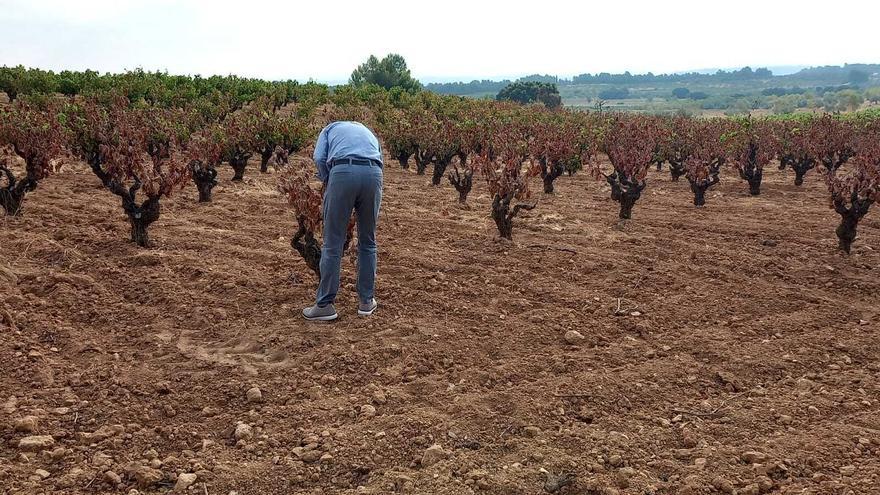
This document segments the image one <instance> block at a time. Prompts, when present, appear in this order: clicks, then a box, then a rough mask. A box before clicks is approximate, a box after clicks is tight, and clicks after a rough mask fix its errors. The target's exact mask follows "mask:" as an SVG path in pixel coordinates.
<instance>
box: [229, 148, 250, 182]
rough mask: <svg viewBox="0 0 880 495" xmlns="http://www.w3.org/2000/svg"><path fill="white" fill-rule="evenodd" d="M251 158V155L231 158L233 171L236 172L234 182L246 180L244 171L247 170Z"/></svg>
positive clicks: (238, 154) (237, 155)
mask: <svg viewBox="0 0 880 495" xmlns="http://www.w3.org/2000/svg"><path fill="white" fill-rule="evenodd" d="M250 157H251V154H250V153H236V154H235V155H233V156H232V157H230V158H229V165H231V166H232V170H234V171H235V174H233V176H232V180H234V181H236V182H239V181H242V180H244V169H245V168H247V163H248V160H249V159H250Z"/></svg>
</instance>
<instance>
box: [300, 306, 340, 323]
mask: <svg viewBox="0 0 880 495" xmlns="http://www.w3.org/2000/svg"><path fill="white" fill-rule="evenodd" d="M303 318H305V319H307V320H309V321H331V320H335V319H336V318H339V314H338V313H337V312H336V308H334V307H333V305H332V304H328V305H326V306H318V305H317V304H316V305H314V306H309V307H308V308H306V309H304V310H303Z"/></svg>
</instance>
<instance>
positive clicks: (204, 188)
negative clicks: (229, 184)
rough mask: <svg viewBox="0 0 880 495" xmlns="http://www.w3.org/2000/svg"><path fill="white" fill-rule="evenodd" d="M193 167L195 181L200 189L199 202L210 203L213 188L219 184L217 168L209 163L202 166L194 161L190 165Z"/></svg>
mask: <svg viewBox="0 0 880 495" xmlns="http://www.w3.org/2000/svg"><path fill="white" fill-rule="evenodd" d="M190 167H191V169H192V178H193V182H195V183H196V188H197V189H198V190H199V203H209V202H210V201H211V190H212V189H214V186H216V185H217V170H216V169H215V168H214V167H213V166H211V165H209V166H207V167H202V166H201V165H199V164H198V163H196V162H194V163H192V164H191V165H190Z"/></svg>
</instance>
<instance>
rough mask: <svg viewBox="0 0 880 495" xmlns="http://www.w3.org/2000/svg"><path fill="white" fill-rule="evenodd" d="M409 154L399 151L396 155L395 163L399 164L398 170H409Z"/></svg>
mask: <svg viewBox="0 0 880 495" xmlns="http://www.w3.org/2000/svg"><path fill="white" fill-rule="evenodd" d="M410 155H411V153H409V152H408V151H401V152H399V153H398V154H397V157H396V158H397V161H398V162H400V168H402V169H405V170H408V169H409V157H410Z"/></svg>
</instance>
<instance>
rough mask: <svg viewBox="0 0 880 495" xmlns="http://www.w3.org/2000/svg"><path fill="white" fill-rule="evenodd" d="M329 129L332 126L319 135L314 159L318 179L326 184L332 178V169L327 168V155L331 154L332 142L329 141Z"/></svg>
mask: <svg viewBox="0 0 880 495" xmlns="http://www.w3.org/2000/svg"><path fill="white" fill-rule="evenodd" d="M329 128H330V126H327V127H325V128H324V129H323V130H322V131H321V134H319V135H318V142H317V143H316V144H315V154H314V156H313V157H312V158H314V160H315V167H317V169H318V178H319V179H321V182H323V183H325V184H326V183H327V179H328V178H329V176H330V168H329V167H328V166H327V158H328V157H327V155H328V153H329V152H330V141H329V140H328V139H327V130H328V129H329Z"/></svg>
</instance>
